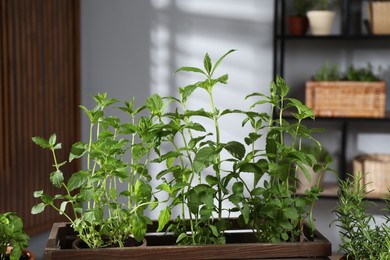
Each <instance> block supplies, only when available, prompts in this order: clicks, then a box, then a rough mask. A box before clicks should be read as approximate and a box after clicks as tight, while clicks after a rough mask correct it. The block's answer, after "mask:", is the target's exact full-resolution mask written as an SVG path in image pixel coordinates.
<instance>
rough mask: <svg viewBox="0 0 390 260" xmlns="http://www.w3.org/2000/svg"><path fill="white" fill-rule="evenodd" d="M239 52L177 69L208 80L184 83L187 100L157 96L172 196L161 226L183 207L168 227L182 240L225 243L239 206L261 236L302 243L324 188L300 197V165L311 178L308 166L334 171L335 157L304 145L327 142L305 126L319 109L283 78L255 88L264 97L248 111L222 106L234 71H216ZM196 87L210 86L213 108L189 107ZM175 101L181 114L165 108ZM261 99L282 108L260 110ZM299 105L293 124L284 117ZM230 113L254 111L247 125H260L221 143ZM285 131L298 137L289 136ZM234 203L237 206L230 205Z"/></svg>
mask: <svg viewBox="0 0 390 260" xmlns="http://www.w3.org/2000/svg"><path fill="white" fill-rule="evenodd" d="M233 51H234V50H230V51H228V52H227V53H226V54H224V55H223V56H222V57H221V58H220V59H219V60H218V61H217V62H216V63H215V64H214V65H213V63H212V61H211V59H210V57H209V55H208V54H206V55H205V57H204V62H203V67H204V68H197V67H181V68H179V69H178V70H177V71H176V72H180V71H183V72H191V73H197V74H200V75H201V76H203V77H204V80H202V81H199V82H196V83H194V84H190V85H188V86H186V87H184V88H180V99H177V98H173V97H167V98H161V97H157V96H156V99H157V100H159V101H158V103H159V104H161V105H160V107H159V108H161V110H159V112H158V113H157V114H158V115H159V117H158V121H157V122H156V124H155V129H156V132H155V133H156V134H157V135H158V137H159V138H158V139H159V142H158V143H156V144H157V146H156V147H155V150H156V151H157V154H158V158H157V159H155V160H154V162H156V163H160V164H165V166H166V168H165V169H164V170H163V171H161V172H160V173H158V175H157V179H159V180H160V181H162V183H161V184H160V185H159V186H158V189H159V190H161V191H165V192H166V193H168V195H169V197H170V198H171V200H170V201H171V202H170V203H169V204H168V205H167V206H166V208H165V209H164V210H163V211H162V212H161V215H160V217H159V221H160V222H159V230H162V229H163V227H164V226H165V225H166V223H167V222H168V220H169V219H170V217H171V216H172V215H171V214H172V211H173V210H174V209H176V210H178V211H179V212H180V214H178V215H177V216H176V217H175V221H174V223H173V224H172V225H170V226H169V227H168V230H170V231H173V232H174V233H175V234H176V235H177V242H178V243H182V244H207V243H212V244H213V243H224V242H225V236H224V232H225V230H226V229H227V228H228V227H229V226H230V224H231V223H230V222H229V221H228V220H227V219H224V218H223V217H222V216H223V212H225V213H227V215H228V216H230V215H231V214H232V213H234V212H239V213H240V217H239V221H240V223H241V224H242V225H246V226H249V227H250V228H252V229H253V230H254V231H255V233H256V234H257V237H258V239H259V241H268V242H277V241H297V240H298V239H299V237H300V234H301V230H302V224H303V222H304V221H305V219H306V218H308V222H309V226H310V227H311V229H312V230H314V225H313V221H314V220H313V217H312V209H313V206H314V202H315V201H316V200H317V199H318V196H319V194H320V192H321V189H320V188H319V187H318V186H315V187H313V188H312V189H311V190H308V191H307V192H306V194H305V195H304V196H297V195H295V191H296V185H297V179H296V178H295V172H296V169H297V167H299V168H301V169H302V170H303V171H304V173H305V176H306V177H307V178H310V176H309V174H308V173H307V170H306V168H305V167H304V165H309V166H311V167H314V168H315V169H316V170H319V169H322V168H325V169H328V167H329V164H330V163H331V160H330V157H328V159H327V164H326V165H325V166H324V165H321V164H319V163H318V162H317V161H316V159H315V157H314V156H313V155H310V154H305V153H303V152H302V151H301V143H302V140H303V139H308V140H309V141H313V142H315V143H316V144H317V145H319V146H320V144H319V143H318V141H316V140H315V139H314V138H313V137H312V133H313V132H315V131H317V130H318V129H308V128H307V127H305V126H304V125H303V124H302V121H303V120H305V119H310V118H314V115H313V113H312V111H311V110H310V109H309V108H308V107H306V106H305V105H303V104H302V103H301V102H300V101H298V100H296V99H292V98H288V97H287V94H288V86H287V85H286V83H285V82H284V80H283V79H282V78H280V77H278V78H277V80H276V81H275V82H273V83H272V84H271V94H270V96H266V95H264V94H262V93H253V94H251V95H249V96H248V97H247V99H249V98H253V97H258V98H260V100H257V101H253V102H254V103H253V105H252V106H251V107H250V109H249V110H247V111H243V110H238V109H225V110H221V109H218V108H217V107H216V106H215V102H214V96H213V90H214V87H216V86H217V85H218V84H226V83H227V80H228V75H227V74H223V75H222V76H217V77H215V76H214V75H215V71H216V69H217V68H218V66H219V64H220V63H221V62H222V61H223V59H224V58H225V57H226V56H227V55H229V54H230V53H232V52H233ZM195 90H202V91H206V93H207V94H208V96H209V100H210V110H206V109H205V108H199V109H197V110H188V109H187V101H188V99H189V98H190V96H191V94H192V93H193V92H194V91H195ZM164 101H165V105H162V104H164ZM156 103H157V102H156ZM168 103H170V104H172V103H173V104H176V105H177V107H175V109H174V111H175V112H164V110H163V109H162V108H163V107H164V106H165V107H167V104H168ZM258 105H267V106H269V107H271V111H276V113H277V114H275V115H274V113H273V112H271V113H270V114H267V113H258V112H257V111H256V110H255V109H256V108H257V106H258ZM292 109H295V111H294V112H293V113H292V115H293V118H294V119H295V122H293V123H291V122H287V121H286V120H284V119H283V113H284V112H285V110H292ZM229 114H239V115H242V116H244V117H246V118H245V120H244V121H243V122H242V124H241V126H245V125H246V124H248V123H249V124H250V125H251V127H252V131H251V132H250V133H248V136H247V137H246V138H244V140H238V141H237V140H231V141H228V142H222V141H221V137H220V135H221V129H220V126H219V120H220V119H221V118H222V117H225V116H228V115H229ZM199 117H201V118H205V119H206V120H210V121H211V122H212V123H213V128H214V129H206V128H205V127H204V126H203V125H202V124H200V123H199V122H197V121H196V120H197V118H199ZM264 132H266V133H265V134H264ZM285 135H289V136H290V137H291V139H292V140H290V141H287V139H286V137H285ZM261 139H265V141H266V146H265V148H264V149H259V148H258V147H257V144H258V143H260V141H261ZM178 140H180V142H178ZM296 147H298V148H296ZM222 152H227V153H224V154H227V156H222ZM250 174H251V175H252V180H253V181H252V182H250V183H247V182H246V181H244V179H245V177H246V176H248V175H250ZM265 176H268V177H269V180H266V179H265V178H264V177H265ZM227 202H230V203H232V204H233V206H232V207H231V206H227V205H228V203H227ZM308 208H309V210H308Z"/></svg>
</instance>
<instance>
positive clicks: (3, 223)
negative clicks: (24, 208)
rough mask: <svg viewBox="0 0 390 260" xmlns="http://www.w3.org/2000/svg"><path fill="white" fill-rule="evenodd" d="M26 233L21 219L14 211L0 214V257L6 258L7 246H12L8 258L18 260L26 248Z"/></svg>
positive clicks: (27, 238)
mask: <svg viewBox="0 0 390 260" xmlns="http://www.w3.org/2000/svg"><path fill="white" fill-rule="evenodd" d="M28 242H29V237H28V235H27V234H26V233H25V232H24V231H23V221H22V219H21V218H20V217H18V216H17V215H16V214H15V213H14V212H7V213H3V214H0V259H1V260H3V259H6V256H7V248H8V247H12V250H11V254H10V255H9V259H11V260H19V258H20V257H21V255H22V250H23V249H25V248H27V246H28Z"/></svg>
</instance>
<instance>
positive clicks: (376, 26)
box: [368, 1, 390, 34]
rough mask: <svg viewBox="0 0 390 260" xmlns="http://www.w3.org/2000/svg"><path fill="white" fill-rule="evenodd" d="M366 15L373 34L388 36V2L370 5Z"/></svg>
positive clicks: (389, 27)
mask: <svg viewBox="0 0 390 260" xmlns="http://www.w3.org/2000/svg"><path fill="white" fill-rule="evenodd" d="M368 14H369V16H368V17H369V20H370V26H371V32H372V33H373V34H390V1H375V2H372V3H370V4H369V11H368Z"/></svg>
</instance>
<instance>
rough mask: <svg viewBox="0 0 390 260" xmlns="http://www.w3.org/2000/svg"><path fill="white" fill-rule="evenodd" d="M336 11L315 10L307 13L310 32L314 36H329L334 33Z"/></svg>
mask: <svg viewBox="0 0 390 260" xmlns="http://www.w3.org/2000/svg"><path fill="white" fill-rule="evenodd" d="M335 15H336V13H335V12H334V11H326V10H313V11H308V12H307V18H308V19H309V24H310V30H311V33H312V34H313V35H329V34H330V33H331V31H332V25H333V20H334V17H335Z"/></svg>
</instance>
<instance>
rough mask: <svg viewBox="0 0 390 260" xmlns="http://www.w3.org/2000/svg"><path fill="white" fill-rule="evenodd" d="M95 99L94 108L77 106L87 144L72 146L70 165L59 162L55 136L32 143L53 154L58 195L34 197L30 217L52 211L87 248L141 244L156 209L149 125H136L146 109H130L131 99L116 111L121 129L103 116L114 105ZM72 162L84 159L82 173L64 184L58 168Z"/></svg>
mask: <svg viewBox="0 0 390 260" xmlns="http://www.w3.org/2000/svg"><path fill="white" fill-rule="evenodd" d="M94 99H95V102H96V106H95V107H94V108H92V109H90V110H89V109H87V108H86V107H84V106H81V108H82V109H83V110H84V112H85V113H86V115H87V116H88V118H89V120H90V128H89V140H88V142H87V143H84V142H81V141H80V142H77V143H75V144H73V146H72V148H71V151H70V154H69V160H68V162H67V161H65V162H58V160H57V157H56V151H57V150H58V149H61V143H59V142H57V138H56V135H55V134H53V135H51V136H50V138H49V139H44V138H41V137H34V138H33V141H34V142H35V143H36V144H38V145H39V146H41V147H42V148H44V149H48V150H50V151H51V153H52V155H53V160H54V165H53V166H54V170H53V172H52V173H51V174H50V181H51V183H52V184H53V185H54V186H55V187H57V188H58V189H59V191H61V192H59V193H58V194H56V195H54V196H51V195H49V194H46V193H44V191H43V190H40V191H36V192H34V196H35V197H36V198H40V200H41V203H39V204H37V205H35V206H34V207H33V208H32V213H33V214H38V213H41V212H43V211H44V209H45V207H46V206H50V207H52V208H54V209H55V210H57V211H58V212H59V214H61V215H64V216H65V217H66V218H67V219H68V220H69V221H70V222H71V225H72V227H73V229H74V230H75V231H76V232H77V233H78V235H79V237H80V238H81V239H82V240H83V241H84V242H85V243H86V244H87V245H88V247H90V248H97V247H107V246H112V245H117V246H124V241H125V240H126V239H127V238H128V237H129V236H134V237H135V238H136V240H138V241H140V240H142V238H143V236H144V234H145V232H146V228H147V225H148V224H150V223H151V220H150V219H149V218H148V217H147V216H146V215H145V214H144V211H145V210H146V208H147V207H148V206H149V205H151V204H153V205H154V204H155V203H154V202H153V201H152V196H153V193H152V188H151V186H150V184H149V181H150V180H151V176H150V174H149V172H148V167H147V166H148V159H149V155H150V148H151V146H152V140H151V139H150V138H149V137H148V135H149V133H148V131H149V130H148V129H149V127H150V126H151V120H150V118H148V117H146V116H141V117H139V119H138V120H136V117H137V115H138V114H139V112H141V111H142V110H143V109H144V108H145V106H142V107H140V108H134V99H132V100H131V101H130V102H124V104H123V106H121V107H118V108H117V109H119V110H121V111H124V112H125V113H126V114H127V116H128V118H129V121H128V122H125V123H122V122H121V121H120V119H119V118H118V117H116V116H108V115H105V112H106V110H107V108H109V107H112V106H113V104H116V103H118V100H116V99H113V98H108V97H107V94H98V95H97V96H95V97H94ZM76 159H85V163H86V169H84V170H80V171H78V172H75V173H73V174H72V175H71V176H70V178H69V179H68V180H65V178H64V175H63V173H62V171H61V167H62V166H63V165H65V164H66V163H70V162H72V161H73V160H76ZM119 183H126V184H127V185H126V188H125V189H119V186H118V184H119ZM122 200H123V201H124V202H122ZM153 205H152V206H153Z"/></svg>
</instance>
